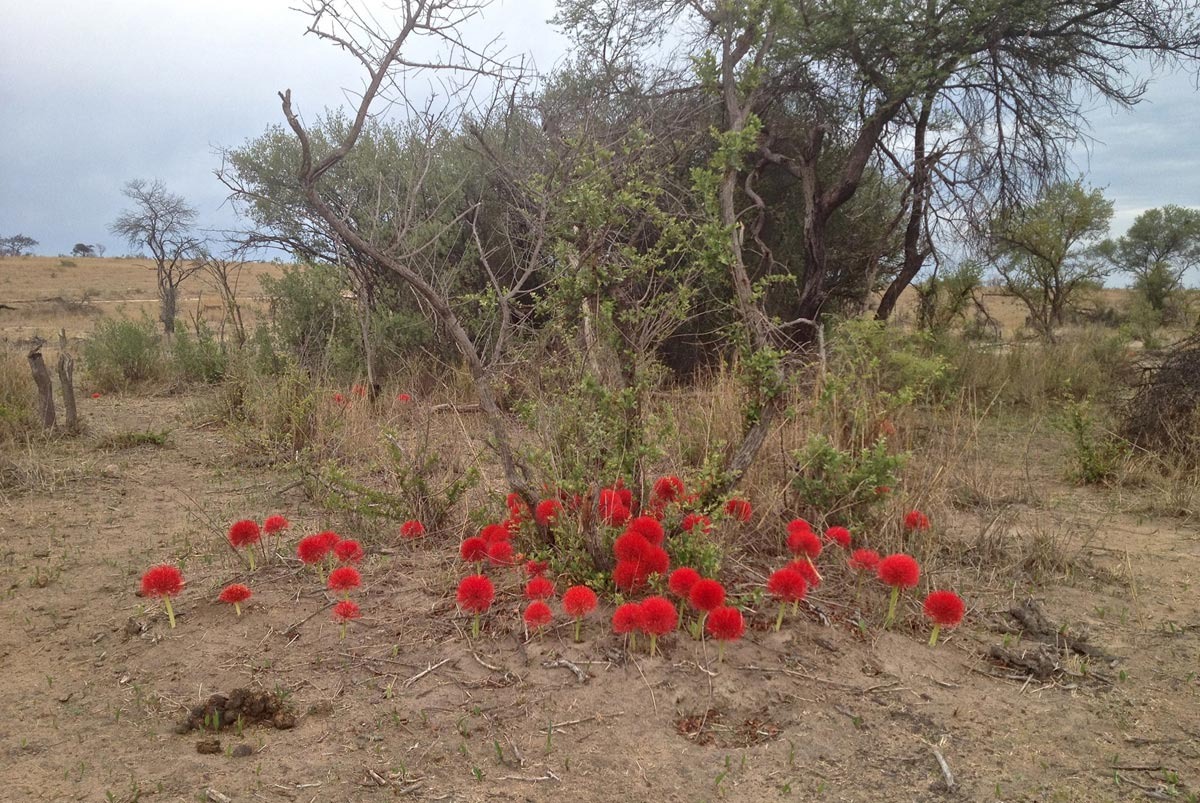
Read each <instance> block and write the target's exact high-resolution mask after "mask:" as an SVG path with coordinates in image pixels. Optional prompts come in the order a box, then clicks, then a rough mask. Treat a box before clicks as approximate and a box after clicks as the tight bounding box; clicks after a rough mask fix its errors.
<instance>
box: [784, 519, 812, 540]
mask: <svg viewBox="0 0 1200 803" xmlns="http://www.w3.org/2000/svg"><path fill="white" fill-rule="evenodd" d="M787 531H788V535H789V536H790V535H794V534H795V533H806V532H812V525H811V524H809V523H808V522H807V521H805V520H804V519H792V520H791V521H789V522H788V526H787Z"/></svg>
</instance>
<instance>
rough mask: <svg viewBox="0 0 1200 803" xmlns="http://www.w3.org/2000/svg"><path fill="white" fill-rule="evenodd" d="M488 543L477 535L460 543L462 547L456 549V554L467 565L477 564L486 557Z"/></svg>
mask: <svg viewBox="0 0 1200 803" xmlns="http://www.w3.org/2000/svg"><path fill="white" fill-rule="evenodd" d="M487 553H488V543H487V541H484V540H483V539H482V538H480V537H479V536H477V535H473V536H471V537H470V538H468V539H466V540H465V541H463V542H462V546H460V547H459V548H458V554H459V555H461V556H462V559H463V560H465V561H466V562H467V563H478V562H479V561H481V560H483V559H484V558H486V557H487Z"/></svg>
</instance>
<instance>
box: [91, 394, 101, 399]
mask: <svg viewBox="0 0 1200 803" xmlns="http://www.w3.org/2000/svg"><path fill="white" fill-rule="evenodd" d="M92 398H93V399H98V398H100V394H99V392H96V393H93V394H92Z"/></svg>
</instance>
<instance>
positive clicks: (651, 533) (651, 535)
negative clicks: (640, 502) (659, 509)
mask: <svg viewBox="0 0 1200 803" xmlns="http://www.w3.org/2000/svg"><path fill="white" fill-rule="evenodd" d="M629 532H631V533H637V534H638V535H640V536H642V538H645V539H646V540H647V541H648V542H649V543H651V544H653V545H654V546H662V542H663V539H664V538H666V533H665V532H663V526H662V524H661V523H660V522H659V521H658V519H656V518H654V517H653V516H638V517H637V518H636V519H634V520H633V521H631V522H629Z"/></svg>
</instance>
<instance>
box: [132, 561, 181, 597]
mask: <svg viewBox="0 0 1200 803" xmlns="http://www.w3.org/2000/svg"><path fill="white" fill-rule="evenodd" d="M180 591H183V574H182V573H181V572H180V571H179V569H177V568H175V567H174V566H169V565H167V564H162V565H160V566H151V567H150V568H149V569H147V570H146V573H145V574H143V575H142V596H143V597H173V596H175V595H176V594H178V593H179V592H180Z"/></svg>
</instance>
